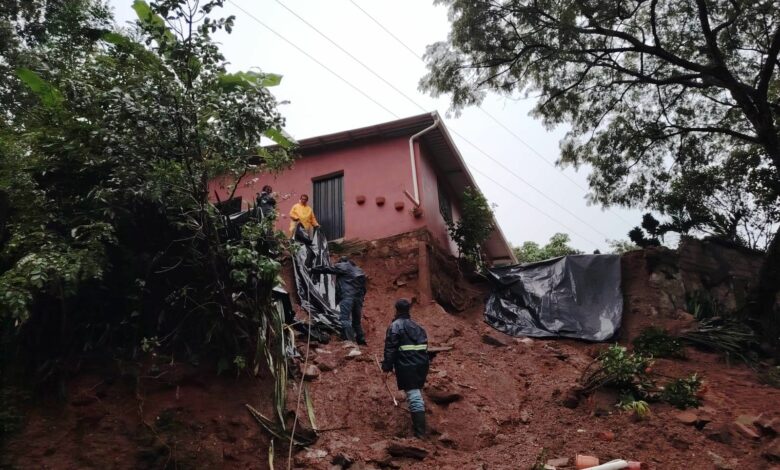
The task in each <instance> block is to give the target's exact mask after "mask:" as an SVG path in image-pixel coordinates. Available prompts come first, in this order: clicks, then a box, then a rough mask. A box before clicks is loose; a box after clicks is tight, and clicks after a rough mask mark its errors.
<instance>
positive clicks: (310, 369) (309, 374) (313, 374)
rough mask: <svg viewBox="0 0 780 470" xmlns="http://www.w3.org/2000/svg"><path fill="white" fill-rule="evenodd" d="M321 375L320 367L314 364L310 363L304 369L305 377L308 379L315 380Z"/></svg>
mask: <svg viewBox="0 0 780 470" xmlns="http://www.w3.org/2000/svg"><path fill="white" fill-rule="evenodd" d="M319 376H320V369H319V368H318V367H317V366H315V365H314V364H309V365H308V366H306V369H305V370H304V371H303V378H304V379H306V380H314V379H316V378H317V377H319Z"/></svg>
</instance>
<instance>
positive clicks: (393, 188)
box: [209, 137, 458, 248]
mask: <svg viewBox="0 0 780 470" xmlns="http://www.w3.org/2000/svg"><path fill="white" fill-rule="evenodd" d="M408 142H409V141H408V138H406V137H399V138H393V139H383V140H368V141H362V142H358V143H353V144H352V145H350V146H345V147H341V148H338V149H332V150H325V151H320V152H316V153H312V154H307V155H306V156H304V157H302V158H300V159H298V160H296V162H295V165H294V167H293V168H291V169H289V170H287V171H285V172H283V173H281V174H279V175H277V176H275V177H274V176H271V175H267V174H250V175H246V176H245V177H244V178H243V179H242V180H241V181H240V182H239V183H238V189H237V190H236V193H235V196H241V197H242V198H243V201H244V202H243V203H244V208H245V209H246V207H247V206H248V204H250V203H252V202H253V201H254V197H255V194H256V193H258V192H259V191H260V188H262V187H263V186H264V185H266V184H270V185H271V186H272V187H273V188H274V191H276V192H277V193H279V194H280V195H281V196H289V197H288V198H287V199H286V200H282V198H279V199H280V200H278V201H277V208H278V209H279V213H280V217H279V221H278V223H277V228H278V229H280V230H285V231H286V230H287V229H288V227H289V224H290V219H289V217H288V214H289V212H290V208H291V207H292V205H293V204H295V203H296V202H297V201H298V198H299V197H300V195H301V194H304V193H305V194H308V195H309V197H310V201H309V203H310V204H313V202H314V201H313V200H312V199H311V197H312V193H313V181H315V180H317V179H320V178H322V177H325V176H328V175H335V174H343V175H344V226H345V227H344V231H345V233H344V238H345V239H354V238H357V239H363V240H376V239H381V238H386V237H390V236H393V235H398V234H401V233H406V232H411V231H413V230H417V229H420V228H424V227H427V228H428V230H429V231H430V232H431V233H432V234H433V235H434V238H435V240H436V241H437V243H439V244H440V246H442V247H450V248H451V241H450V240H449V237H448V236H447V229H446V225H445V223H444V219H443V218H442V216H441V214H440V213H439V201H438V186H437V174H436V170H435V168H434V167H433V165H432V163H431V162H430V159H429V158H428V157H427V156H426V155H425V151H424V149H423V150H422V151H423V154H422V155H421V154H420V148H419V144H417V145H418V149H417V166H418V179H419V182H420V199H421V202H422V204H421V207H422V209H423V214H422V216H421V217H415V216H414V215H413V214H412V207H413V204H412V202H411V201H410V200H409V199H408V198H407V197H406V196H405V195H404V190H406V191H408V192H409V193H410V194H414V188H413V186H412V170H411V164H410V161H409V143H408ZM230 184H232V181H231V180H229V179H227V178H217V179H215V180H214V181H212V182H211V184H210V185H209V195H210V197H211V198H212V200H215V199H216V198H215V196H214V193H215V191H216V192H217V193H218V194H219V197H220V199H222V200H224V199H226V198H227V197H228V195H229V194H230V188H229V185H230ZM358 196H364V197H365V203H363V204H358V203H357V197H358ZM377 197H384V198H385V203H384V205H383V206H379V205H377V203H376V198H377ZM451 200H452V201H453V203H454V202H455V200H456V198H455V197H454V195H453V196H451ZM396 203H402V204H403V209H401V210H396V208H395V205H396ZM453 205H454V206H456V204H453ZM453 213H454V214H457V213H458V210H457V207H453Z"/></svg>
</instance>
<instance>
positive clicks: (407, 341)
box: [382, 299, 430, 438]
mask: <svg viewBox="0 0 780 470" xmlns="http://www.w3.org/2000/svg"><path fill="white" fill-rule="evenodd" d="M410 308H411V304H410V303H409V301H408V300H406V299H400V300H398V301H397V302H396V303H395V318H394V319H393V322H392V323H391V324H390V326H389V327H388V328H387V335H386V336H385V357H384V360H383V361H382V370H383V371H385V372H387V373H389V372H392V371H393V370H395V379H396V382H397V383H398V389H399V390H403V391H405V392H406V401H407V403H408V404H409V412H410V413H411V415H412V430H413V431H414V435H415V436H416V437H418V438H423V437H425V403H424V402H423V398H422V388H423V386H424V385H425V379H426V377H427V376H428V366H429V363H430V359H429V357H428V335H426V334H425V330H424V329H423V328H422V327H421V326H420V325H418V324H417V323H415V322H413V321H412V319H411V318H410V317H409V309H410Z"/></svg>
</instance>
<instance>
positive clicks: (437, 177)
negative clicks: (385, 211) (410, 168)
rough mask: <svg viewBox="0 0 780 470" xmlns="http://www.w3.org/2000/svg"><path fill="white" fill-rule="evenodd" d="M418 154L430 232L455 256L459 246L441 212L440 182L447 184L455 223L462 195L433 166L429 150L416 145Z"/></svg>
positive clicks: (421, 184) (419, 172)
mask: <svg viewBox="0 0 780 470" xmlns="http://www.w3.org/2000/svg"><path fill="white" fill-rule="evenodd" d="M415 146H416V153H417V165H418V170H417V171H418V175H420V176H419V178H420V186H421V195H420V200H421V202H422V207H423V211H424V214H425V219H426V224H427V226H428V231H430V232H431V235H433V237H434V239H435V240H436V241H438V242H439V244H440V245H441V246H442V247H443V248H449V250H450V252H451V253H452V254H453V255H457V254H458V246H457V245H456V244H455V242H453V241H452V239H451V238H450V236H449V233H448V232H447V223H446V222H445V220H444V216H443V215H442V214H441V212H440V210H439V181H441V182H442V183H443V184H445V187H444V192H445V193H446V194H447V195H448V197H449V200H450V205H451V208H452V218H453V220H454V221H456V222H457V221H458V220H460V207H459V204H458V200H459V199H460V195H456V194H455V193H454V192H453V191H452V188H450V187H449V185H447V179H446V178H445V176H444V175H443V174H442V173H441V172H440V171H439V170H438V169H437V168H436V167H434V165H433V161H432V158H431V157H430V154H429V151H428V149H427V148H426V147H425V146H424V145H423V146H420V145H419V144H418V143H415Z"/></svg>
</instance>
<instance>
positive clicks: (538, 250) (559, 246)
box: [512, 233, 582, 263]
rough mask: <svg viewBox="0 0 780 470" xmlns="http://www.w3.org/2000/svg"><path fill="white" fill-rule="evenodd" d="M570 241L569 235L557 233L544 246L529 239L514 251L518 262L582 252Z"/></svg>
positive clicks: (530, 261) (531, 261) (532, 261)
mask: <svg viewBox="0 0 780 470" xmlns="http://www.w3.org/2000/svg"><path fill="white" fill-rule="evenodd" d="M570 241H571V239H570V238H569V235H567V234H565V233H556V234H555V235H553V236H552V237H550V241H549V242H548V243H547V244H546V245H544V246H543V247H540V246H539V244H538V243H536V242H532V241H527V242H523V244H522V245H520V246H519V247H518V246H516V247H514V248H513V249H512V251H513V252H514V253H515V258H517V262H518V263H534V262H536V261H543V260H546V259H550V258H558V257H560V256H566V255H579V254H581V253H582V252H581V251H579V250H577V249H575V248H572V247H570V246H569V242H570Z"/></svg>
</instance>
